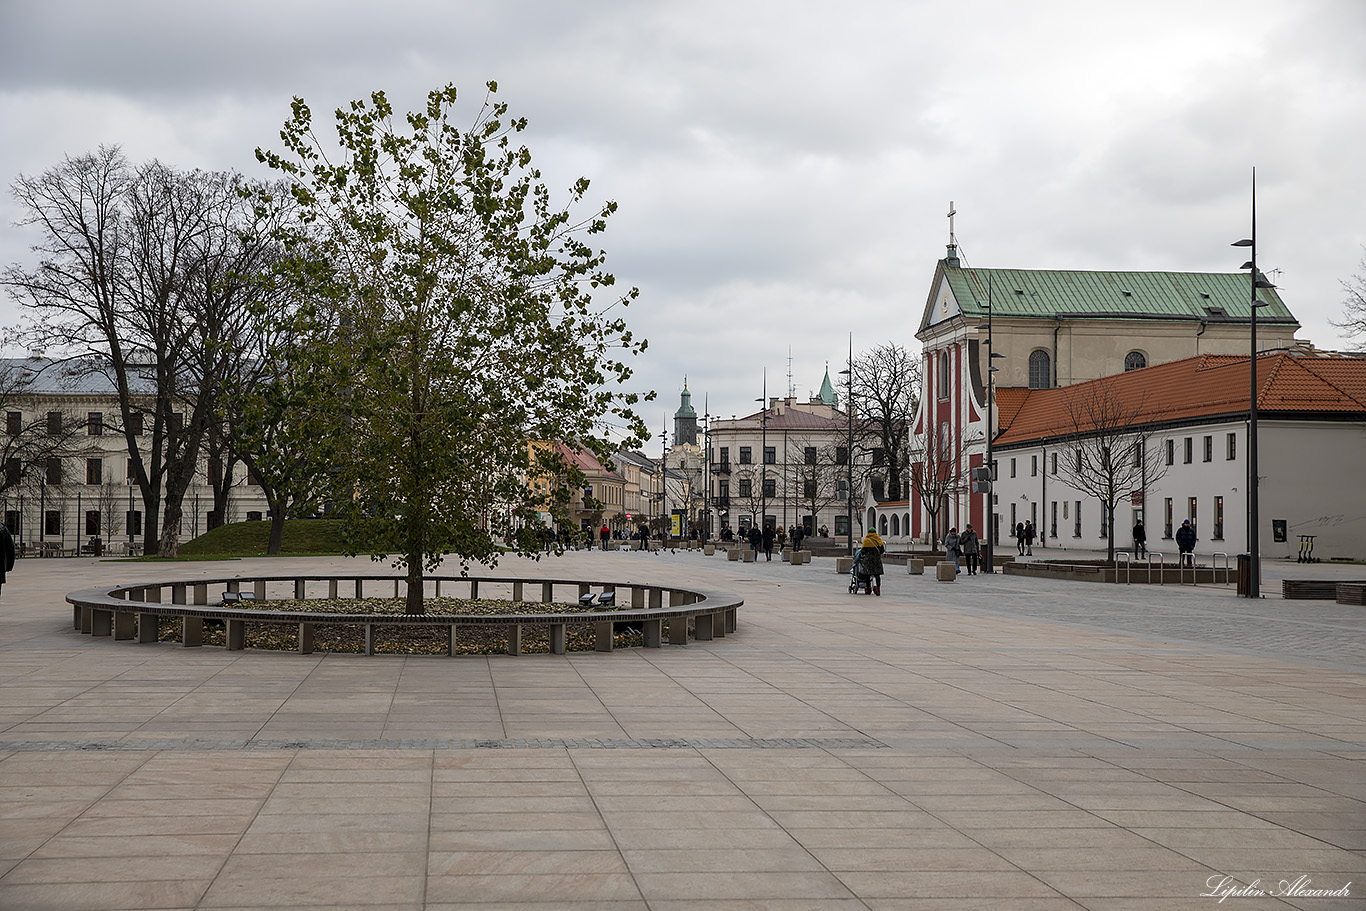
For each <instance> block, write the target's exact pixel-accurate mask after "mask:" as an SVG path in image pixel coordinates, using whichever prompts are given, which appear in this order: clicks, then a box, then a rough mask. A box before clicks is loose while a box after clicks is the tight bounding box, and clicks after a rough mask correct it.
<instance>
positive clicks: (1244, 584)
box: [1237, 554, 1252, 598]
mask: <svg viewBox="0 0 1366 911" xmlns="http://www.w3.org/2000/svg"><path fill="white" fill-rule="evenodd" d="M1237 587H1238V596H1239V597H1242V598H1246V597H1247V596H1248V594H1249V593H1250V592H1251V591H1252V554H1239V555H1238V584H1237Z"/></svg>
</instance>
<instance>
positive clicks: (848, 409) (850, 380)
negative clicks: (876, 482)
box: [840, 332, 854, 557]
mask: <svg viewBox="0 0 1366 911" xmlns="http://www.w3.org/2000/svg"><path fill="white" fill-rule="evenodd" d="M840 373H841V374H843V375H844V413H845V420H846V423H847V424H848V433H849V438H848V440H847V442H846V448H845V450H844V466H845V475H846V477H845V483H846V484H847V485H848V487H847V488H846V489H845V491H844V502H845V503H846V504H847V514H846V515H845V519H844V521H845V522H847V523H849V524H848V525H847V526H846V527H845V537H846V538H848V539H849V540H848V545H849V556H851V557H852V556H853V555H854V333H852V332H850V333H849V366H848V367H846V368H845V369H843V370H841V371H840Z"/></svg>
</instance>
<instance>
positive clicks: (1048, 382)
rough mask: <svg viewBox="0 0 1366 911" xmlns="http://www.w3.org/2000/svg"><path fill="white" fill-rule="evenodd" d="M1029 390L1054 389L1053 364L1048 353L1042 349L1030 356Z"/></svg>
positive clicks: (1031, 353)
mask: <svg viewBox="0 0 1366 911" xmlns="http://www.w3.org/2000/svg"><path fill="white" fill-rule="evenodd" d="M1029 388H1030V389H1052V388H1053V364H1052V360H1051V359H1050V358H1049V356H1048V352H1047V351H1045V350H1043V349H1042V348H1040V349H1038V350H1037V351H1033V352H1030V355H1029Z"/></svg>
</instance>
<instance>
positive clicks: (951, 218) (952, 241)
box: [948, 199, 958, 247]
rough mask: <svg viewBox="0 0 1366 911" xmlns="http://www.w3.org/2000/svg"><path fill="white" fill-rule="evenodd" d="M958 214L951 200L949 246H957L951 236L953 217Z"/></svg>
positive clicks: (956, 242)
mask: <svg viewBox="0 0 1366 911" xmlns="http://www.w3.org/2000/svg"><path fill="white" fill-rule="evenodd" d="M957 214H958V210H957V209H955V208H954V207H953V200H952V199H950V200H949V216H948V218H949V246H950V247H956V246H958V241H957V240H956V239H955V238H954V236H953V216H955V215H957Z"/></svg>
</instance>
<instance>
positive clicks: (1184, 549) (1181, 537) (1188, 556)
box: [1176, 519, 1195, 566]
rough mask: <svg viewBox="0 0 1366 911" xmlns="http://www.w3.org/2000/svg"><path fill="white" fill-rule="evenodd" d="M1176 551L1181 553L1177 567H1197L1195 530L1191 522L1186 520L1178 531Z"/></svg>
mask: <svg viewBox="0 0 1366 911" xmlns="http://www.w3.org/2000/svg"><path fill="white" fill-rule="evenodd" d="M1176 549H1177V550H1178V551H1179V554H1178V556H1177V560H1178V562H1177V565H1178V566H1180V565H1182V564H1190V565H1191V566H1194V565H1195V529H1194V528H1192V527H1191V520H1190V519H1186V520H1185V521H1184V522H1182V523H1181V527H1180V528H1178V529H1177V530H1176Z"/></svg>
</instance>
